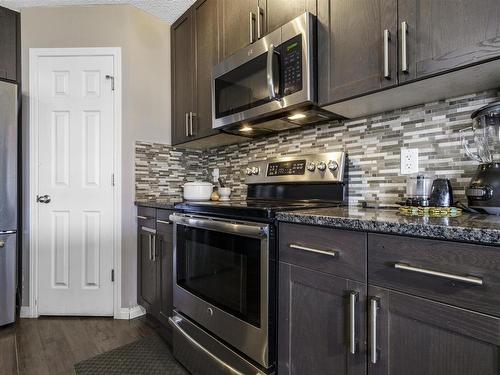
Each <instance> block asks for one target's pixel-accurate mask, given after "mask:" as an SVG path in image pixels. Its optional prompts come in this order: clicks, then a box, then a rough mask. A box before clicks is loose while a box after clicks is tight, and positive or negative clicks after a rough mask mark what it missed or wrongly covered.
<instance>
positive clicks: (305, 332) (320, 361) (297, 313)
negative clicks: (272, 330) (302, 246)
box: [278, 262, 366, 375]
mask: <svg viewBox="0 0 500 375" xmlns="http://www.w3.org/2000/svg"><path fill="white" fill-rule="evenodd" d="M279 271H280V276H279V292H278V294H279V307H278V310H279V313H278V317H279V319H278V321H279V323H280V324H279V325H278V373H279V374H282V375H283V374H289V375H317V374H356V375H358V374H359V375H361V374H364V373H365V369H366V362H365V354H366V352H365V345H364V342H365V329H364V325H365V318H364V317H365V297H364V296H365V295H366V294H365V293H366V287H365V285H364V284H360V283H357V282H353V281H348V280H346V279H342V278H339V277H335V276H331V275H327V274H324V273H321V272H316V271H312V270H308V269H306V268H302V267H298V266H293V265H290V264H287V263H282V262H281V263H280V270H279ZM351 291H352V292H356V293H357V300H356V302H355V303H354V320H353V322H354V331H355V335H354V340H355V350H354V352H355V353H354V354H351V353H350V350H349V348H350V345H349V344H350V335H349V331H350V330H349V327H350V315H351V314H350V309H349V306H350V300H349V295H350V292H351Z"/></svg>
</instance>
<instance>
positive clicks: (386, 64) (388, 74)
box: [384, 29, 391, 79]
mask: <svg viewBox="0 0 500 375" xmlns="http://www.w3.org/2000/svg"><path fill="white" fill-rule="evenodd" d="M390 39H391V32H390V31H389V30H388V29H385V30H384V78H386V79H391V67H390V65H389V41H390Z"/></svg>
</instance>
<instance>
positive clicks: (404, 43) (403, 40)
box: [401, 21, 408, 73]
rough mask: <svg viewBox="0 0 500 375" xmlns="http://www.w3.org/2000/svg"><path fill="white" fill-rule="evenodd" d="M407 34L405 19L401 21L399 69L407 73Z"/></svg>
mask: <svg viewBox="0 0 500 375" xmlns="http://www.w3.org/2000/svg"><path fill="white" fill-rule="evenodd" d="M407 35H408V24H407V23H406V21H403V22H401V71H402V72H403V73H408V50H407V43H408V41H407V39H406V36H407Z"/></svg>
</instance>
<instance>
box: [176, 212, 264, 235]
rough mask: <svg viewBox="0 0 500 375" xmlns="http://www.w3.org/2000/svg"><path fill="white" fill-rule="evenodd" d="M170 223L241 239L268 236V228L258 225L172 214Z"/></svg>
mask: <svg viewBox="0 0 500 375" xmlns="http://www.w3.org/2000/svg"><path fill="white" fill-rule="evenodd" d="M169 219H170V221H172V222H173V223H175V224H177V225H184V226H186V227H194V228H200V229H207V230H213V231H216V232H223V233H229V234H236V235H239V236H243V237H254V238H262V237H268V236H269V226H268V225H259V224H247V223H239V222H230V221H222V220H210V219H203V218H198V217H191V216H186V215H179V214H173V215H170V217H169Z"/></svg>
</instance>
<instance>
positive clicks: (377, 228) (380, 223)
mask: <svg viewBox="0 0 500 375" xmlns="http://www.w3.org/2000/svg"><path fill="white" fill-rule="evenodd" d="M276 217H277V219H278V220H279V221H283V222H290V223H300V224H313V225H323V226H329V227H333V228H341V229H350V230H359V231H367V232H380V233H391V234H401V235H407V236H418V237H428V238H437V239H446V240H455V241H465V242H475V243H481V244H487V245H495V246H500V216H494V215H481V214H466V213H464V214H462V215H461V216H458V217H453V218H452V217H445V218H437V217H420V216H404V215H401V214H399V212H398V211H397V210H396V209H377V208H360V207H334V208H318V209H307V210H299V211H288V212H278V214H277V215H276Z"/></svg>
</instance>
